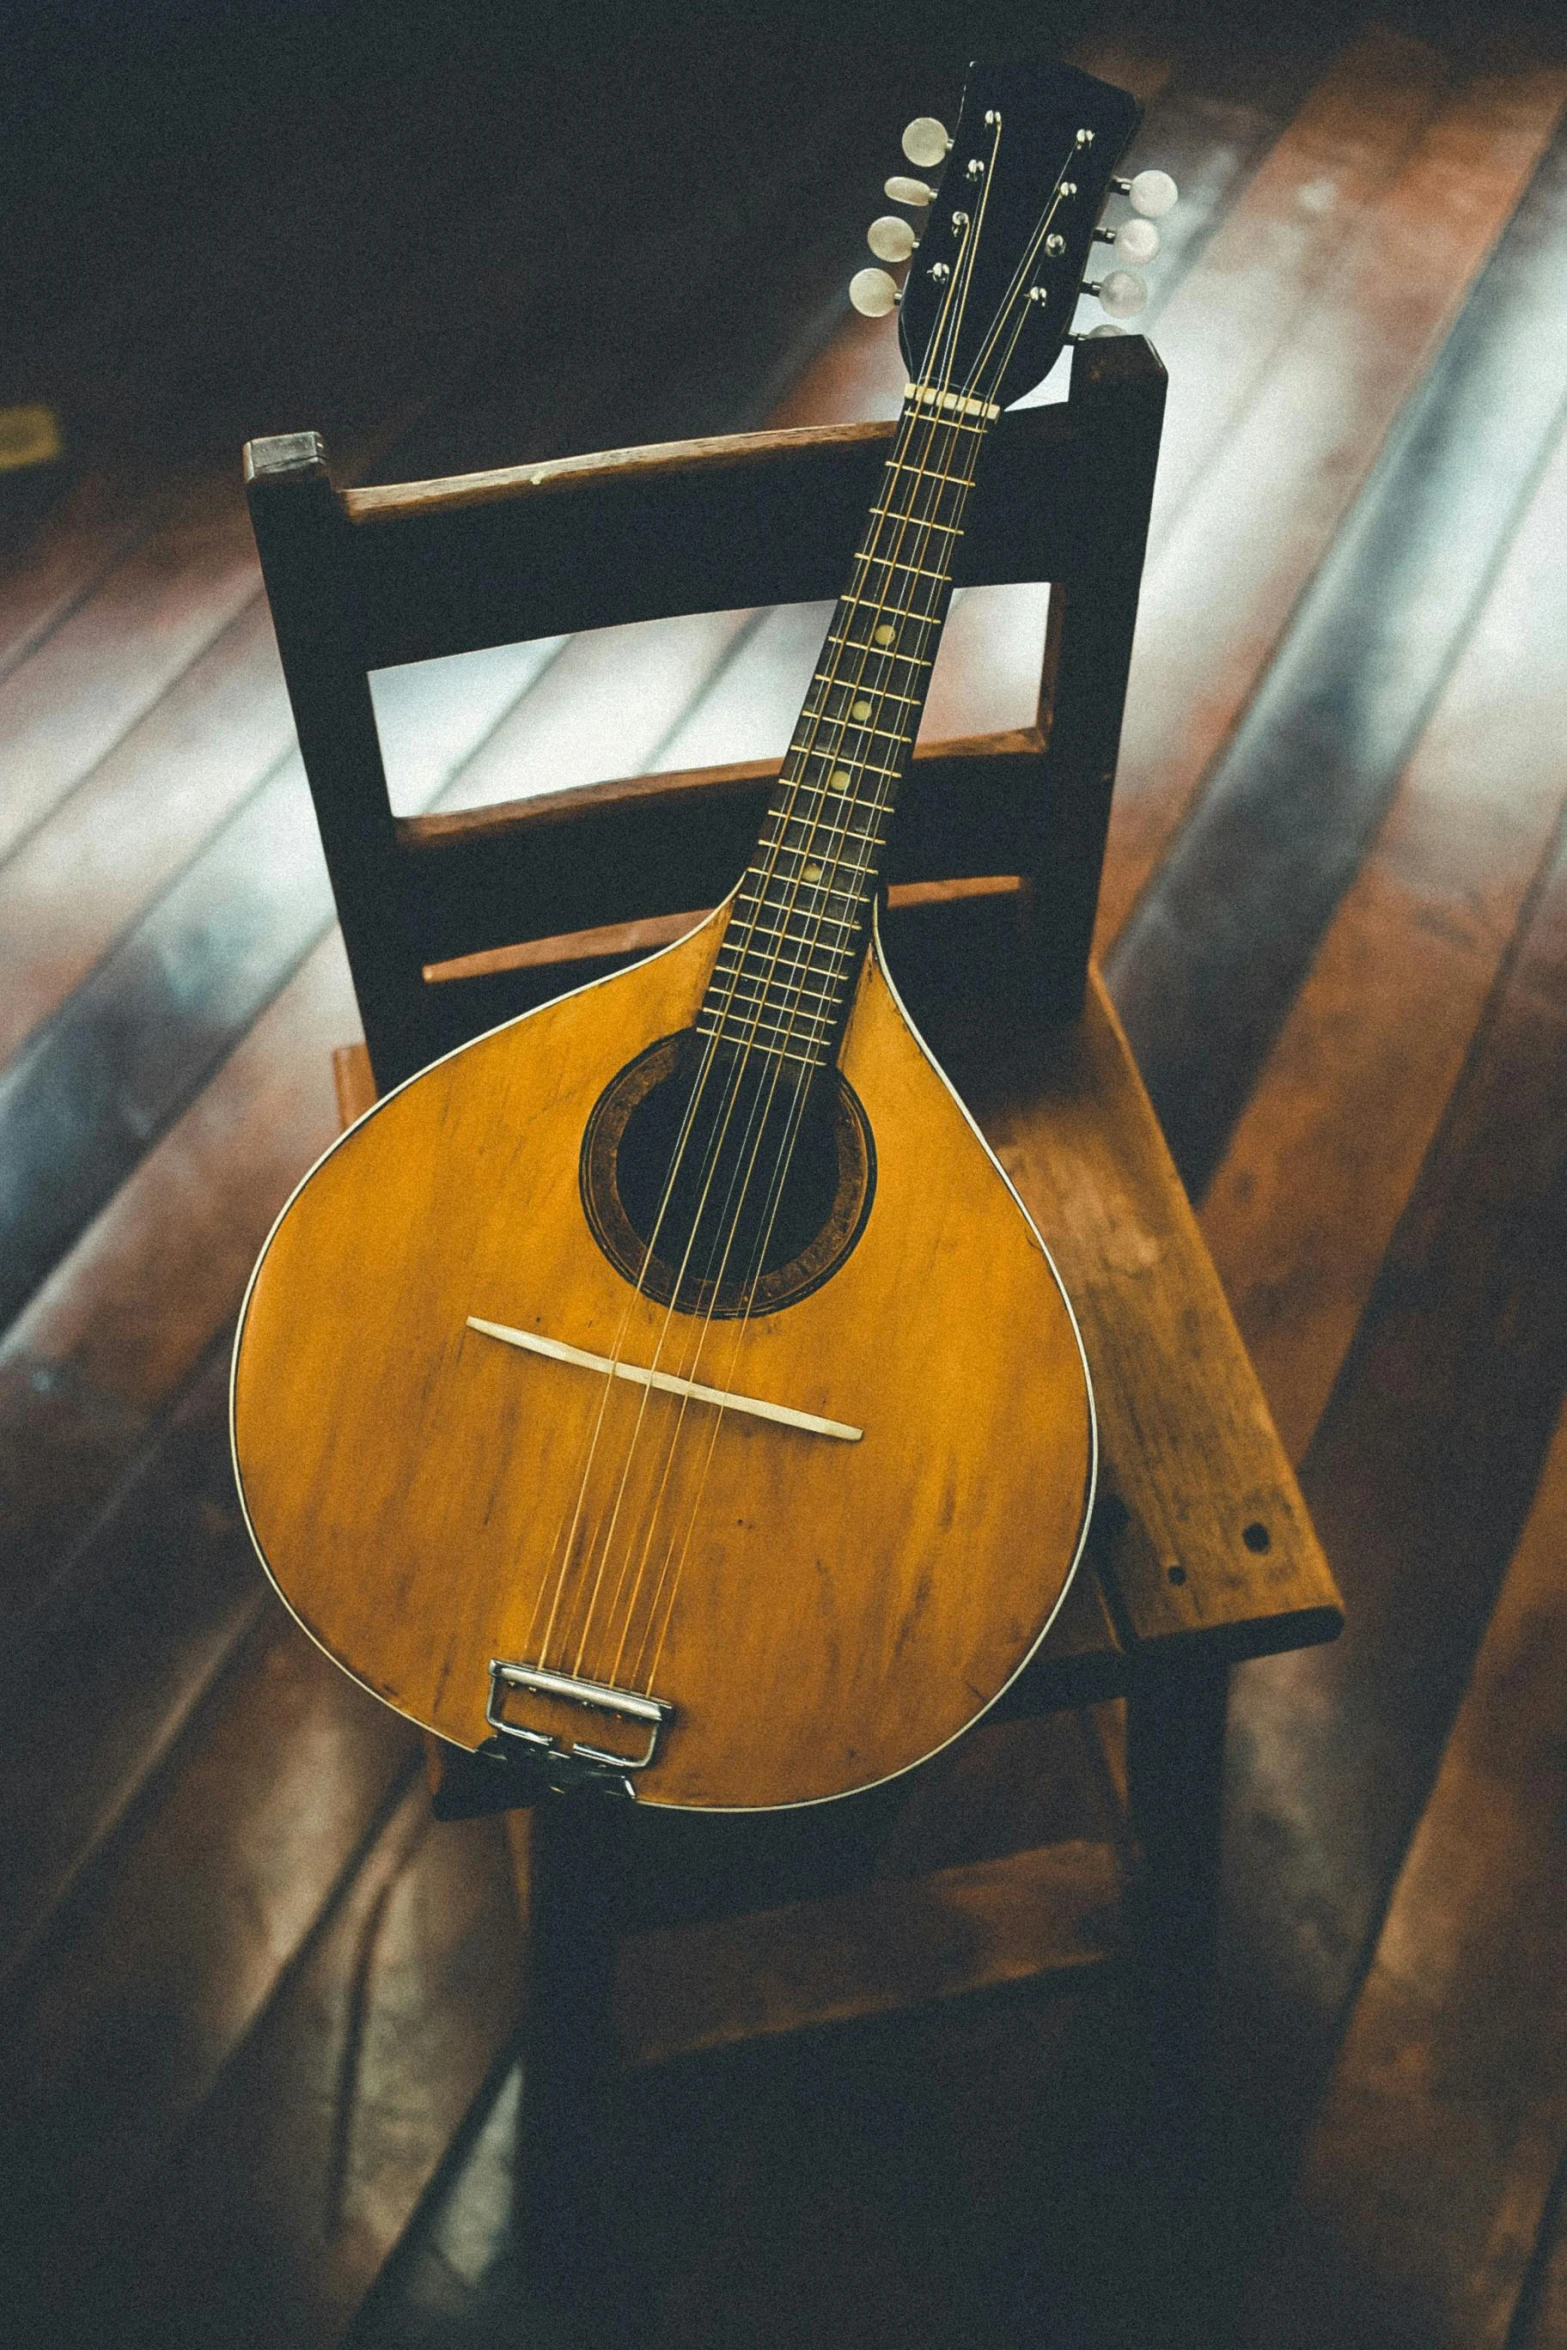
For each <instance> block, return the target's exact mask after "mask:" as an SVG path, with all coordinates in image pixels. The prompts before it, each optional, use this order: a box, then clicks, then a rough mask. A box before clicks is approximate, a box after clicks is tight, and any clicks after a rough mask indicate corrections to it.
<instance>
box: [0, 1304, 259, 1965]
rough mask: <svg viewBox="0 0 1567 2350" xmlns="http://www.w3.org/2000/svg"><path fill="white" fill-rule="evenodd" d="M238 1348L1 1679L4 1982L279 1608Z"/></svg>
mask: <svg viewBox="0 0 1567 2350" xmlns="http://www.w3.org/2000/svg"><path fill="white" fill-rule="evenodd" d="M227 1420H228V1363H227V1359H226V1349H223V1350H219V1351H217V1352H216V1353H215V1354H214V1356H213V1359H212V1360H211V1362H210V1364H209V1366H208V1368H207V1371H206V1373H205V1375H204V1376H202V1377H201V1378H199V1379H198V1380H197V1382H196V1384H195V1386H194V1387H193V1389H192V1391H191V1393H190V1394H189V1395H188V1396H187V1397H185V1398H184V1399H183V1400H182V1402H181V1404H180V1406H179V1407H178V1409H177V1410H176V1411H175V1412H174V1413H173V1414H172V1415H171V1419H170V1423H169V1426H168V1429H167V1432H166V1434H165V1436H164V1439H163V1441H162V1442H161V1443H159V1444H158V1445H157V1446H156V1447H154V1448H153V1449H152V1451H151V1453H150V1456H149V1458H148V1459H147V1460H146V1461H145V1463H144V1464H143V1465H142V1467H141V1470H140V1473H139V1474H133V1475H132V1476H131V1478H130V1479H129V1480H128V1483H127V1485H126V1488H125V1490H124V1492H123V1493H121V1494H120V1495H119V1496H117V1497H116V1499H115V1501H114V1504H113V1506H112V1507H110V1508H109V1509H108V1510H107V1511H106V1512H105V1514H104V1516H103V1518H102V1520H101V1522H100V1523H99V1525H98V1526H97V1527H96V1528H95V1529H94V1531H93V1534H92V1537H91V1539H90V1540H89V1541H88V1542H87V1543H86V1544H85V1545H84V1547H83V1549H82V1550H81V1552H80V1554H79V1555H78V1556H77V1557H76V1558H75V1559H74V1560H73V1561H72V1572H71V1574H70V1577H69V1580H68V1582H67V1583H66V1584H65V1586H64V1588H63V1589H58V1590H56V1591H55V1592H53V1593H52V1594H49V1595H47V1596H46V1595H43V1594H40V1597H39V1604H38V1606H37V1608H36V1609H35V1611H34V1620H33V1621H32V1622H31V1623H30V1624H29V1625H27V1626H25V1627H22V1628H20V1629H15V1630H13V1631H12V1633H11V1634H10V1637H9V1639H8V1641H7V1644H6V1651H5V1659H4V1667H3V1671H0V1737H3V1740H4V1745H5V1751H6V1757H7V1767H6V1771H5V1775H4V1779H3V1782H0V1844H3V1847H4V1850H5V1854H6V1867H5V1874H4V1881H3V1884H0V1984H3V1983H5V1982H6V1981H7V1980H9V1978H10V1977H11V1976H12V1975H13V1974H14V1973H15V1971H16V1969H17V1968H18V1967H19V1966H21V1965H22V1964H23V1963H24V1962H25V1960H26V1957H27V1954H28V1952H29V1950H30V1949H31V1948H32V1947H33V1945H34V1943H35V1942H36V1941H37V1939H38V1937H39V1936H40V1934H41V1933H42V1932H43V1931H44V1928H45V1925H46V1922H47V1920H48V1919H49V1918H50V1917H51V1916H52V1915H53V1914H54V1913H55V1912H56V1911H57V1910H58V1909H59V1908H60V1907H61V1905H62V1904H63V1902H64V1901H65V1899H66V1897H67V1896H68V1894H69V1892H70V1890H71V1888H72V1886H73V1885H74V1884H75V1883H76V1881H77V1879H78V1878H79V1877H80V1875H81V1873H82V1871H83V1870H84V1869H85V1868H86V1867H87V1866H88V1865H89V1864H90V1862H91V1861H92V1859H93V1857H94V1855H95V1854H97V1853H99V1852H101V1851H102V1850H103V1848H104V1846H105V1845H106V1843H107V1842H108V1840H109V1838H110V1837H112V1836H113V1835H114V1834H115V1832H116V1831H117V1830H118V1828H119V1827H120V1826H121V1824H122V1823H123V1822H124V1820H125V1818H126V1816H127V1814H128V1813H129V1811H130V1808H131V1806H132V1805H133V1804H134V1803H135V1802H136V1800H137V1799H138V1797H139V1796H140V1795H141V1793H142V1792H143V1790H144V1789H145V1788H146V1787H147V1785H148V1784H149V1782H150V1780H151V1778H152V1776H153V1774H154V1773H155V1772H156V1771H157V1769H158V1768H159V1766H160V1765H161V1764H162V1763H163V1762H164V1761H165V1760H166V1759H167V1758H168V1756H169V1754H170V1753H171V1751H172V1749H173V1747H174V1745H175V1742H176V1740H177V1739H178V1738H179V1736H180V1734H181V1732H182V1731H183V1730H184V1728H185V1726H186V1724H187V1723H188V1722H189V1721H190V1719H191V1717H192V1714H193V1713H194V1711H195V1709H196V1708H197V1706H199V1704H200V1703H201V1701H202V1698H203V1697H204V1695H205V1694H206V1692H207V1691H208V1689H209V1688H210V1687H211V1686H212V1684H213V1682H214V1680H215V1679H216V1678H217V1676H218V1675H219V1674H220V1673H221V1672H222V1671H223V1669H224V1667H225V1666H226V1664H227V1663H228V1660H229V1658H230V1657H231V1656H232V1654H233V1652H234V1650H235V1649H236V1647H237V1646H238V1644H239V1643H240V1641H241V1640H243V1639H244V1637H245V1635H246V1634H247V1633H248V1632H249V1631H250V1629H251V1627H252V1626H253V1624H254V1623H255V1622H256V1619H257V1618H258V1617H259V1616H260V1615H261V1613H262V1611H263V1609H264V1608H266V1607H267V1606H268V1605H269V1604H270V1603H269V1601H268V1597H267V1593H266V1589H265V1585H264V1584H263V1582H262V1581H261V1578H260V1577H259V1575H258V1574H257V1571H256V1561H255V1554H254V1552H253V1550H252V1549H251V1545H250V1541H249V1537H248V1536H247V1535H246V1532H245V1529H244V1525H243V1522H242V1520H241V1517H240V1514H239V1509H238V1505H237V1500H236V1497H235V1495H234V1492H233V1479H232V1476H231V1474H230V1472H229V1468H228V1462H227V1457H226V1455H227V1445H226V1442H225V1437H226V1433H227Z"/></svg>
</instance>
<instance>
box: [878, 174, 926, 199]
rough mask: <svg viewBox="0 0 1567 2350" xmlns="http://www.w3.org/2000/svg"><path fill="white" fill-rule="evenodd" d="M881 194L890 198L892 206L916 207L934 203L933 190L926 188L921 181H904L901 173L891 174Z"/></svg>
mask: <svg viewBox="0 0 1567 2350" xmlns="http://www.w3.org/2000/svg"><path fill="white" fill-rule="evenodd" d="M882 194H883V195H884V196H890V197H891V198H892V201H893V203H894V204H913V205H916V206H918V205H920V204H934V203H935V201H936V191H935V189H934V188H928V187H927V186H926V185H925V182H924V181H923V180H911V179H905V178H904V176H903V174H902V172H901V171H895V172H894V173H893V175H892V177H891V179H890V180H889V181H888V182H887V185H886V186H885V188H883V190H882Z"/></svg>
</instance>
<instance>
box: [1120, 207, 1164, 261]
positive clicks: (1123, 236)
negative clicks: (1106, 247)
mask: <svg viewBox="0 0 1567 2350" xmlns="http://www.w3.org/2000/svg"><path fill="white" fill-rule="evenodd" d="M1158 251H1159V231H1158V230H1157V229H1156V228H1155V227H1154V224H1153V222H1152V221H1151V220H1143V219H1136V220H1123V221H1122V223H1121V225H1120V227H1119V228H1118V229H1117V230H1116V232H1115V257H1116V259H1117V261H1130V262H1132V263H1134V264H1135V266H1136V267H1137V268H1138V269H1146V267H1147V266H1148V263H1149V262H1150V261H1152V260H1153V259H1154V258H1155V257H1156V256H1157V254H1158Z"/></svg>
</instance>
